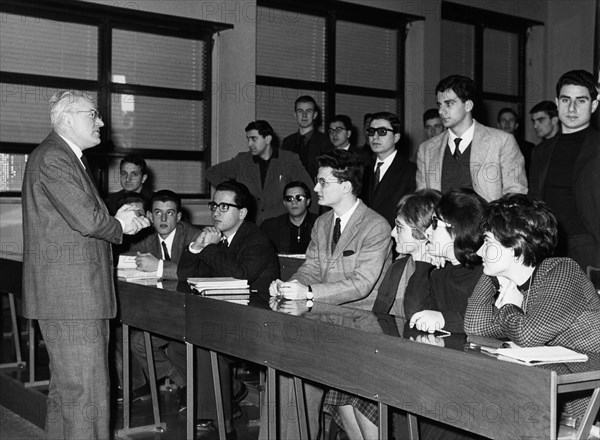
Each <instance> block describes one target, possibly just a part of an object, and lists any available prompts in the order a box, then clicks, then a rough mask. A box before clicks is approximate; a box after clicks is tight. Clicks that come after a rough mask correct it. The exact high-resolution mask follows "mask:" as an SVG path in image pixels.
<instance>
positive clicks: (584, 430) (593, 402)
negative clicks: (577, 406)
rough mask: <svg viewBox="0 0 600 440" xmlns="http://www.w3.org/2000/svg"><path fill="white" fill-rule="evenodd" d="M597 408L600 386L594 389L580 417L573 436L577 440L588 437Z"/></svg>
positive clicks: (599, 406)
mask: <svg viewBox="0 0 600 440" xmlns="http://www.w3.org/2000/svg"><path fill="white" fill-rule="evenodd" d="M598 409H600V388H596V389H594V392H593V393H592V397H591V398H590V403H588V407H587V409H586V411H585V415H584V416H583V419H581V423H580V425H579V429H578V430H577V435H576V437H575V438H576V439H577V440H584V439H586V438H588V436H589V435H590V429H591V428H592V424H593V423H594V419H595V417H596V414H598Z"/></svg>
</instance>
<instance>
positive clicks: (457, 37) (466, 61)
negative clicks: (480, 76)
mask: <svg viewBox="0 0 600 440" xmlns="http://www.w3.org/2000/svg"><path fill="white" fill-rule="evenodd" d="M441 57H442V60H441V61H442V63H441V64H442V66H441V69H442V72H441V73H442V75H441V78H445V77H447V76H449V75H466V76H468V77H469V78H475V26H473V25H471V24H465V23H459V22H456V21H451V20H442V53H441Z"/></svg>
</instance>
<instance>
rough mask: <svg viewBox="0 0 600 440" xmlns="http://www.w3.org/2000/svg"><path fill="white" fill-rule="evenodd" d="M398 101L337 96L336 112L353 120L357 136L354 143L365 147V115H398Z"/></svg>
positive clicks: (369, 97) (370, 97) (368, 97)
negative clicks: (378, 113) (387, 113)
mask: <svg viewBox="0 0 600 440" xmlns="http://www.w3.org/2000/svg"><path fill="white" fill-rule="evenodd" d="M397 107H398V106H397V101H396V100H395V99H386V98H376V97H372V96H357V95H343V94H338V95H336V99H335V112H336V113H337V114H343V115H348V116H350V118H351V119H352V125H354V127H355V131H354V132H355V133H356V135H354V134H353V135H352V136H353V137H354V141H355V143H356V145H363V144H364V143H365V142H366V139H365V136H364V133H363V129H364V128H363V117H364V116H365V113H377V112H391V113H397V111H398V108H397Z"/></svg>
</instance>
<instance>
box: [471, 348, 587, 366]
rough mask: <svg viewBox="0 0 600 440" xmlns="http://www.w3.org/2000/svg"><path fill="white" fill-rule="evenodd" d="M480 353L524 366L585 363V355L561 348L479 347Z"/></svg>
mask: <svg viewBox="0 0 600 440" xmlns="http://www.w3.org/2000/svg"><path fill="white" fill-rule="evenodd" d="M481 351H482V352H485V353H490V354H493V355H495V356H498V359H503V360H507V361H512V362H518V363H521V364H526V365H542V364H555V363H564V362H587V360H588V357H587V355H585V354H582V353H577V352H576V351H573V350H570V349H568V348H566V347H561V346H547V345H544V346H541V347H513V348H488V347H481Z"/></svg>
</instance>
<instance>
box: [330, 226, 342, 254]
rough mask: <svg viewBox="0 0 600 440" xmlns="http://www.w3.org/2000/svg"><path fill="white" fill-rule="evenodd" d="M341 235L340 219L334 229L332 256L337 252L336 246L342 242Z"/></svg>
mask: <svg viewBox="0 0 600 440" xmlns="http://www.w3.org/2000/svg"><path fill="white" fill-rule="evenodd" d="M341 235H342V219H341V218H339V217H338V218H336V219H335V226H334V227H333V238H332V240H331V253H332V254H333V252H334V251H335V246H336V245H337V244H338V241H340V236H341Z"/></svg>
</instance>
